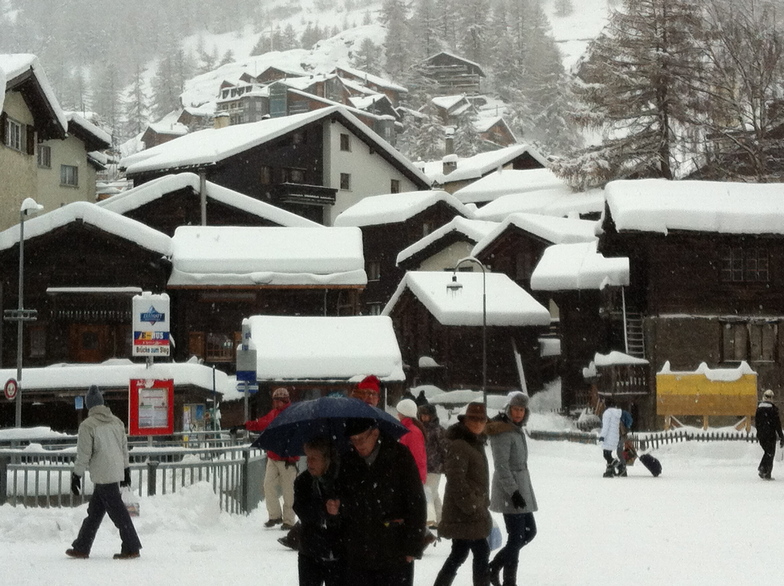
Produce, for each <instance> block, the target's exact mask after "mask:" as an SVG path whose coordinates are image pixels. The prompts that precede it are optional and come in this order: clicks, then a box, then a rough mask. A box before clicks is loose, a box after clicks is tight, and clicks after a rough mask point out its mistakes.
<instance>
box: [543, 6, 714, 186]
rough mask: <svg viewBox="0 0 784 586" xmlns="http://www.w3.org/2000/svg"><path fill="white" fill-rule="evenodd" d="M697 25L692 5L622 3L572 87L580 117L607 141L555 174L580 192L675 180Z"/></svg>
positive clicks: (561, 164) (688, 110) (695, 63)
mask: <svg viewBox="0 0 784 586" xmlns="http://www.w3.org/2000/svg"><path fill="white" fill-rule="evenodd" d="M699 27H700V20H699V18H698V13H697V9H696V8H695V7H694V5H693V3H692V2H690V1H689V0H624V2H623V11H617V12H615V13H614V14H613V15H612V16H611V19H610V22H609V23H608V26H607V28H606V30H605V33H604V34H602V35H601V36H600V37H599V38H598V39H596V40H594V41H593V42H592V43H591V45H590V47H589V52H590V58H589V60H588V61H587V63H586V64H585V66H584V68H583V71H582V72H581V78H582V79H581V80H580V81H578V82H577V83H576V84H575V85H574V87H573V90H574V92H575V94H576V96H577V97H578V98H579V99H580V100H581V102H582V104H583V108H582V109H581V110H579V111H577V112H575V114H574V117H575V120H576V121H577V122H578V123H579V124H580V125H581V126H583V127H585V128H592V129H598V130H602V131H603V132H604V139H603V141H602V143H601V144H600V145H597V146H593V147H589V148H588V149H586V150H584V151H582V152H579V153H575V155H574V158H564V159H560V160H558V162H557V163H556V164H555V165H554V169H555V170H556V172H558V173H559V174H560V175H561V176H563V177H564V178H565V179H567V181H569V182H570V183H571V184H573V185H575V186H580V187H587V186H593V185H603V184H604V183H606V182H607V181H610V180H612V179H618V178H624V177H664V178H667V179H672V178H674V177H676V176H677V174H678V160H679V157H680V156H681V155H682V152H681V151H682V148H683V146H684V143H683V140H684V133H683V124H685V123H687V122H688V121H689V120H690V119H691V118H692V117H693V116H694V112H693V111H692V100H690V98H689V96H690V94H691V93H692V92H691V89H690V85H689V82H690V78H691V77H693V76H694V71H695V70H698V69H699V59H700V57H699V48H698V47H697V46H696V44H695V42H694V40H693V39H694V37H695V33H696V32H697V31H698V30H699Z"/></svg>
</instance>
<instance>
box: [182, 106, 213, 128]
mask: <svg viewBox="0 0 784 586" xmlns="http://www.w3.org/2000/svg"><path fill="white" fill-rule="evenodd" d="M213 115H214V111H213V110H211V109H210V110H207V109H204V108H191V107H186V108H183V109H182V112H180V115H179V116H178V117H177V122H178V123H179V124H182V125H183V126H185V127H187V128H188V130H189V131H190V132H194V131H196V130H202V129H204V128H209V127H210V126H212V123H213V122H212V119H213Z"/></svg>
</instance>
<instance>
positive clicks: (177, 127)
mask: <svg viewBox="0 0 784 586" xmlns="http://www.w3.org/2000/svg"><path fill="white" fill-rule="evenodd" d="M186 134H188V127H187V126H185V125H184V124H181V123H179V122H174V123H171V124H166V123H160V122H158V123H154V124H150V125H149V126H147V128H146V129H145V131H144V132H143V133H142V139H141V140H142V142H143V143H144V148H145V149H151V148H153V147H156V146H158V145H162V144H166V143H167V142H169V141H170V140H174V139H175V138H179V137H181V136H185V135H186Z"/></svg>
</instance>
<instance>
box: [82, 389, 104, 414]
mask: <svg viewBox="0 0 784 586" xmlns="http://www.w3.org/2000/svg"><path fill="white" fill-rule="evenodd" d="M98 405H103V395H102V394H101V389H99V388H98V386H97V385H91V386H90V390H89V391H87V394H86V395H85V397H84V406H85V407H87V409H88V410H89V409H92V408H93V407H97V406H98Z"/></svg>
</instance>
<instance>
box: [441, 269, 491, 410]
mask: <svg viewBox="0 0 784 586" xmlns="http://www.w3.org/2000/svg"><path fill="white" fill-rule="evenodd" d="M465 263H473V264H475V265H477V266H478V267H479V268H480V269H482V400H483V401H484V404H485V410H487V267H485V265H483V264H482V263H481V261H479V259H476V258H474V257H473V256H467V257H465V258H461V259H460V260H459V261H457V264H456V265H455V268H454V269H452V281H451V282H450V283H448V284H447V286H446V288H447V291H449V292H450V293H452V294H457V293H459V292H460V291H461V289H462V288H463V285H461V284H460V283H459V282H458V280H457V270H458V269H459V268H460V265H463V264H465Z"/></svg>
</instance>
